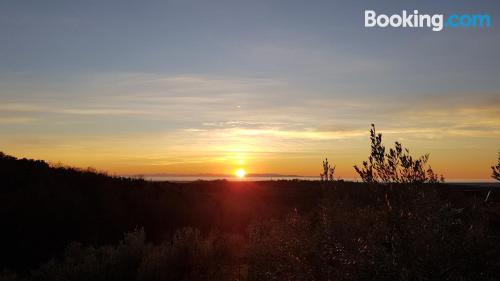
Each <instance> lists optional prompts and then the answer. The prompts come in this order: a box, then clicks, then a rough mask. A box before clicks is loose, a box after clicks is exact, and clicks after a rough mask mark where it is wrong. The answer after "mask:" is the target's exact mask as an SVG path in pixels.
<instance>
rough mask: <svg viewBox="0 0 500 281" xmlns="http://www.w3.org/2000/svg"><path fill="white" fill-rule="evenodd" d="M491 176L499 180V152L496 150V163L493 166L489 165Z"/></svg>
mask: <svg viewBox="0 0 500 281" xmlns="http://www.w3.org/2000/svg"><path fill="white" fill-rule="evenodd" d="M491 170H492V171H491V177H492V178H494V179H496V180H497V181H500V152H498V163H497V164H496V165H495V166H491Z"/></svg>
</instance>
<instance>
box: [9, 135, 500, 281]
mask: <svg viewBox="0 0 500 281" xmlns="http://www.w3.org/2000/svg"><path fill="white" fill-rule="evenodd" d="M370 133H371V137H370V139H371V143H372V145H371V148H372V151H371V154H370V157H369V159H368V161H366V162H364V163H363V167H362V168H358V167H357V166H355V169H356V171H357V172H358V173H359V174H360V176H361V177H362V179H363V181H364V182H365V183H354V182H343V181H335V180H334V172H335V166H333V167H332V166H331V165H330V163H329V162H328V159H326V160H325V161H324V162H323V173H322V174H321V178H322V181H299V180H292V181H267V182H244V181H243V182H242V181H238V182H228V181H210V182H207V181H196V182H191V183H168V182H148V181H145V180H143V179H129V178H121V177H110V176H107V175H105V174H103V173H98V172H96V171H95V170H91V169H87V170H78V169H73V168H67V167H62V166H57V167H51V166H49V165H48V164H47V163H45V162H43V161H35V160H28V159H16V158H14V157H10V156H7V155H5V154H3V153H0V177H1V178H2V180H3V184H2V187H1V188H0V221H1V222H2V230H1V231H0V249H2V251H0V272H2V271H1V270H3V272H2V273H0V280H1V281H20V280H23V281H24V280H25V281H52V280H55V281H59V280H60V281H63V280H72V281H80V280H81V281H87V280H97V281H98V280H120V281H127V280H141V281H150V280H151V281H152V280H158V281H159V280H171V281H174V280H184V281H188V280H193V281H194V280H196V281H197V280H219V281H220V280H228V281H229V280H248V281H264V280H296V281H307V280H320V281H321V280H325V281H326V280H352V281H355V280H387V281H392V280H474V281H476V280H500V259H499V254H500V230H499V228H500V222H499V221H498V217H495V216H494V214H493V213H492V212H490V209H489V208H490V205H491V204H488V205H481V204H478V202H477V200H476V198H477V197H478V196H479V197H482V196H484V193H486V192H488V190H481V189H479V188H478V189H477V190H474V191H473V193H470V192H466V191H465V190H466V189H465V188H461V187H460V186H453V187H452V186H448V185H442V184H439V182H440V180H438V176H437V175H435V174H434V172H433V171H432V169H431V168H430V167H428V166H427V161H428V155H424V156H421V157H418V158H413V157H412V156H411V155H410V153H409V151H408V150H407V149H404V148H403V146H402V145H401V144H399V143H396V145H395V148H391V149H390V150H389V152H388V153H386V151H385V147H384V146H383V145H382V135H381V134H377V133H376V131H375V126H373V125H372V129H371V131H370ZM492 168H493V177H495V175H496V176H497V177H496V178H497V179H498V172H499V169H500V155H499V165H497V166H495V167H492ZM324 181H327V182H328V183H329V185H332V186H334V187H335V188H324V186H325V185H324ZM385 183H391V184H385ZM467 189H468V187H467ZM469 194H472V195H470V196H469Z"/></svg>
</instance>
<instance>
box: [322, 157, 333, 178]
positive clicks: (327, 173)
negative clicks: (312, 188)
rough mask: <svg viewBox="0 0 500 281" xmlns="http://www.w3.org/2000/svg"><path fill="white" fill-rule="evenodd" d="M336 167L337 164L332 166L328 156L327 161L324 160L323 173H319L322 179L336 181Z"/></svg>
mask: <svg viewBox="0 0 500 281" xmlns="http://www.w3.org/2000/svg"><path fill="white" fill-rule="evenodd" d="M335 168H336V166H333V167H332V166H330V163H328V158H326V159H325V161H323V173H321V174H319V176H320V178H321V181H334V180H335V178H334V175H335Z"/></svg>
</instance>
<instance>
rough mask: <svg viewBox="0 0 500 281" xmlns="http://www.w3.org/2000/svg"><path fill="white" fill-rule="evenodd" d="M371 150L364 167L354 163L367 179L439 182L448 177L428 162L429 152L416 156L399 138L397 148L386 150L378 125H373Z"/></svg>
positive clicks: (373, 181)
mask: <svg viewBox="0 0 500 281" xmlns="http://www.w3.org/2000/svg"><path fill="white" fill-rule="evenodd" d="M370 142H371V153H370V156H369V157H368V161H363V166H362V167H361V168H360V167H358V166H357V165H354V169H355V170H356V172H357V173H358V174H359V176H360V177H361V179H362V180H363V182H367V183H377V182H393V183H436V182H442V181H444V178H443V176H439V175H437V174H435V173H434V171H433V170H432V168H431V167H430V166H428V165H427V162H428V161H429V154H425V155H422V156H420V157H418V158H414V157H413V156H411V155H410V151H409V150H408V149H407V148H403V146H402V144H401V143H399V142H395V146H394V148H390V149H389V153H386V149H385V146H384V145H383V144H382V134H380V133H377V132H376V130H375V125H374V124H372V125H371V129H370Z"/></svg>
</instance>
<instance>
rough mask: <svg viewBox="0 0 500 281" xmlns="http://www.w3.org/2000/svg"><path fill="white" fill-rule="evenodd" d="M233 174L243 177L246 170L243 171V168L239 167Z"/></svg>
mask: <svg viewBox="0 0 500 281" xmlns="http://www.w3.org/2000/svg"><path fill="white" fill-rule="evenodd" d="M234 174H235V175H236V177H238V178H244V177H245V175H246V172H245V170H243V169H241V168H240V169H238V170H236V172H234Z"/></svg>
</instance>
